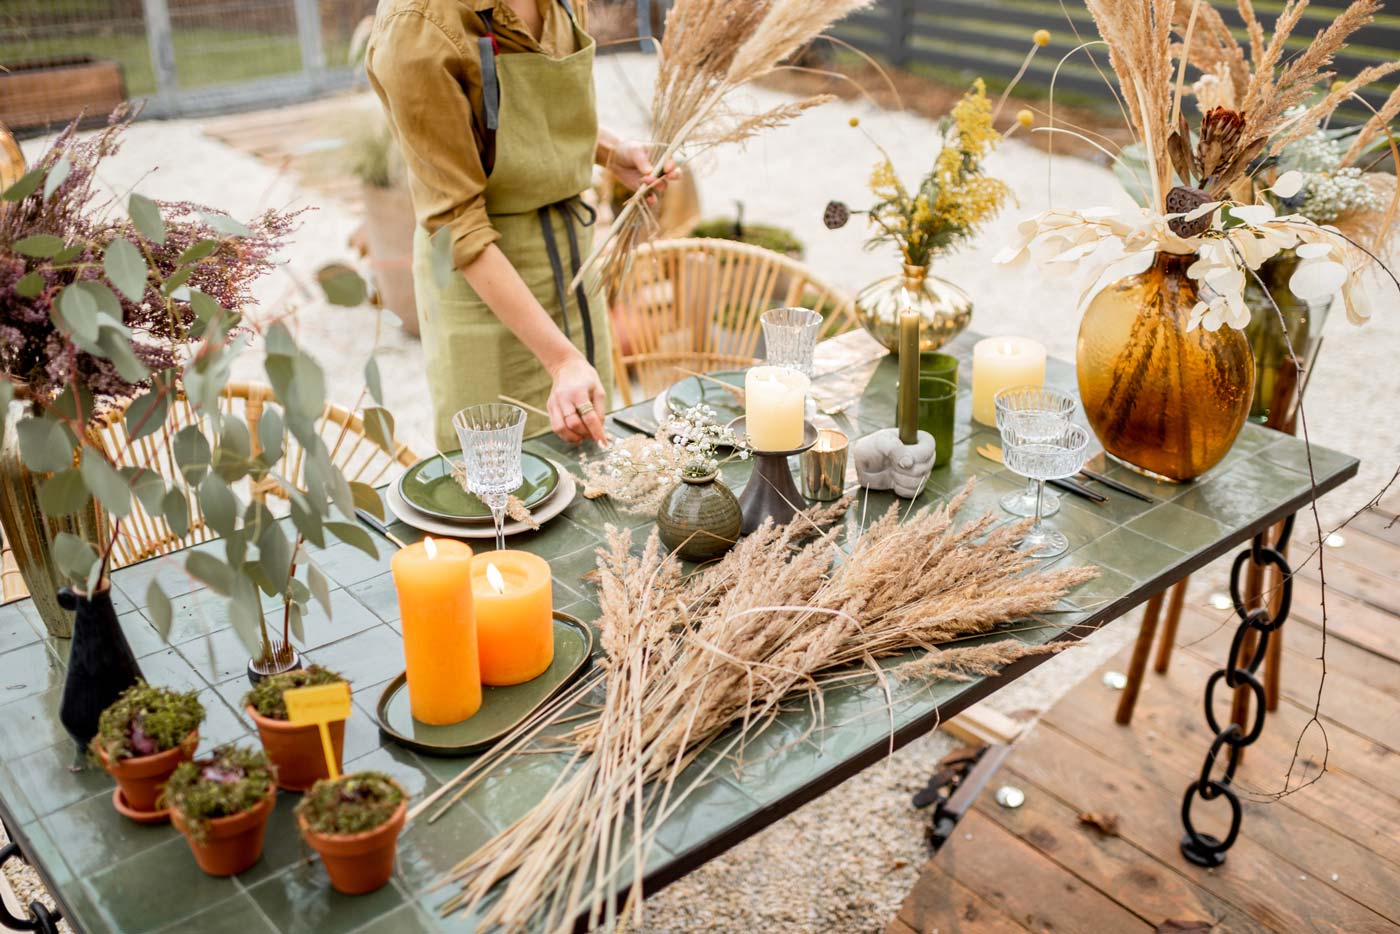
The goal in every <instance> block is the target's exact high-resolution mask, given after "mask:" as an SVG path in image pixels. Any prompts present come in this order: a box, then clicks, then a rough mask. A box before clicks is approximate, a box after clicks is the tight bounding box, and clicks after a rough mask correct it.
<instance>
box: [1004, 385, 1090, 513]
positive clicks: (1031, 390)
mask: <svg viewBox="0 0 1400 934" xmlns="http://www.w3.org/2000/svg"><path fill="white" fill-rule="evenodd" d="M993 402H994V404H995V405H996V412H997V428H998V429H1000V428H1001V427H1002V426H1003V425H1004V424H1008V423H1011V422H1014V423H1015V425H1016V427H1017V428H1018V429H1019V430H1020V431H1021V432H1022V434H1023V435H1025V436H1031V435H1034V434H1042V435H1045V436H1047V437H1048V436H1050V435H1053V434H1055V433H1056V432H1058V431H1059V430H1060V429H1062V428H1063V427H1064V426H1065V425H1068V424H1069V417H1070V416H1071V415H1073V414H1074V407H1075V405H1076V402H1075V398H1074V396H1072V395H1070V394H1069V393H1068V392H1065V391H1064V390H1062V389H1052V388H1049V387H1046V386H1014V387H1012V388H1010V389H1003V390H1002V391H1001V392H999V393H997V394H996V398H995V399H994V400H993ZM1036 498H1037V496H1036V484H1035V481H1033V480H1031V481H1027V483H1026V488H1025V489H1024V490H1022V491H1021V492H1019V493H1007V494H1006V495H1005V496H1003V497H1002V498H1001V508H1002V509H1005V510H1006V511H1007V512H1009V513H1011V514H1012V515H1013V516H1033V515H1035V511H1036ZM1041 500H1042V501H1041V505H1040V508H1041V515H1042V516H1053V515H1054V514H1055V513H1057V512H1059V511H1060V497H1059V496H1058V495H1057V494H1056V493H1055V491H1054V490H1045V491H1044V493H1043V496H1042V497H1041Z"/></svg>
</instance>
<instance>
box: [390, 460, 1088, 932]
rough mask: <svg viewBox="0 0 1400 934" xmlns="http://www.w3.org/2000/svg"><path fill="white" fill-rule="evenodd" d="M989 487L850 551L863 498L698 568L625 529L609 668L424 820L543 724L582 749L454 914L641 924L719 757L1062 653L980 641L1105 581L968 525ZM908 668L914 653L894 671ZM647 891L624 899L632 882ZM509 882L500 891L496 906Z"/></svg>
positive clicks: (603, 577) (610, 607)
mask: <svg viewBox="0 0 1400 934" xmlns="http://www.w3.org/2000/svg"><path fill="white" fill-rule="evenodd" d="M970 489H971V485H969V488H968V489H967V490H964V491H963V493H962V494H960V495H959V496H957V497H955V498H953V500H952V501H951V502H949V503H948V504H946V505H942V506H937V507H926V508H924V509H922V510H920V511H919V512H917V513H914V514H913V515H910V516H907V517H903V518H902V517H901V516H900V515H899V514H898V511H897V508H892V509H891V510H890V511H889V512H888V513H887V514H886V515H884V516H883V517H882V518H880V519H878V520H877V521H875V522H873V523H872V524H871V525H870V526H869V528H867V529H865V530H864V532H863V533H861V534H860V535H859V536H858V537H857V538H855V539H854V540H853V541H851V542H849V545H848V547H849V553H848V554H844V553H842V552H841V550H840V548H839V546H838V540H839V536H840V535H841V534H842V532H841V531H840V529H839V528H838V529H832V530H829V531H824V532H823V531H820V529H821V528H822V527H825V526H826V525H828V524H830V523H832V522H835V521H836V520H837V519H838V518H840V517H841V515H842V513H843V511H844V509H845V508H846V506H847V503H840V504H835V505H833V506H831V507H820V508H816V509H813V510H811V511H809V512H808V513H806V514H804V515H802V516H799V517H798V519H796V520H795V521H794V522H793V523H791V524H789V525H787V526H781V527H774V526H772V525H765V526H763V527H761V528H760V529H759V530H758V531H756V532H755V533H754V534H752V535H750V536H748V537H746V538H745V539H743V540H742V541H741V542H740V543H739V544H738V545H737V546H736V547H735V548H734V550H733V551H731V552H730V553H729V554H727V555H726V556H725V557H724V558H723V559H721V560H720V561H718V562H717V563H715V564H713V565H710V566H707V567H706V568H705V569H703V570H700V571H697V572H695V573H693V574H690V575H688V576H687V575H685V574H683V573H682V570H681V566H680V564H679V562H678V561H676V560H675V559H674V558H672V557H670V556H668V555H667V554H666V550H665V549H664V548H663V547H661V545H660V542H659V540H658V538H657V536H656V535H655V534H653V535H652V536H651V538H650V539H649V540H648V542H647V543H646V545H645V547H644V548H643V549H642V550H641V551H640V553H638V552H636V551H635V550H634V549H633V543H632V540H631V536H630V533H628V532H626V531H622V532H617V531H615V532H613V533H611V536H610V539H609V542H608V547H607V549H606V550H602V549H600V551H599V576H600V581H599V598H600V600H599V602H600V607H601V609H602V615H601V616H600V617H599V619H598V621H597V626H598V629H599V631H600V633H601V645H602V647H603V649H604V651H605V653H606V657H605V658H604V659H603V660H602V661H601V663H600V671H599V672H598V673H597V674H596V675H595V676H593V677H592V678H590V679H588V680H587V681H586V682H585V683H584V684H583V685H582V686H581V687H579V688H578V689H577V690H576V691H574V692H573V693H571V694H570V695H567V696H566V698H565V700H564V701H562V702H561V703H560V704H559V705H557V707H556V709H555V710H554V711H553V712H551V713H548V714H546V715H545V718H544V722H542V723H540V724H539V725H538V726H537V727H534V728H533V729H532V730H531V731H530V732H529V733H524V734H520V735H519V736H517V737H513V738H511V739H508V740H507V741H506V742H505V743H503V744H502V745H500V746H498V747H497V748H495V749H493V750H492V751H490V752H488V753H487V754H486V755H484V756H483V757H482V759H481V760H479V761H478V762H477V763H474V764H473V765H472V766H471V767H470V768H469V769H468V770H467V771H466V772H464V773H462V775H460V776H458V777H457V779H455V780H453V781H452V782H449V783H448V784H447V785H446V786H444V787H443V788H442V789H441V790H440V791H439V792H437V793H435V794H434V796H433V797H432V798H431V799H429V800H427V801H425V802H423V803H422V804H421V805H419V807H418V808H417V809H416V812H421V811H423V810H425V809H431V808H434V807H436V810H435V811H434V813H433V815H432V817H431V818H430V819H436V817H437V816H439V815H440V814H442V813H443V812H444V811H445V810H446V809H447V808H448V807H450V806H451V804H452V803H453V802H454V801H456V800H457V799H458V798H460V797H461V795H462V794H464V793H465V792H466V791H467V790H469V789H470V788H471V787H472V785H473V784H475V782H477V781H479V780H481V778H482V777H484V776H485V775H487V774H489V773H490V771H491V769H493V768H494V767H496V766H497V765H499V764H500V763H501V762H504V761H507V760H509V758H510V757H511V756H512V755H513V754H514V753H516V752H518V751H519V750H520V749H521V748H523V746H525V745H526V744H528V743H529V742H530V741H531V740H532V737H533V736H534V735H535V734H536V733H537V732H538V731H541V730H545V731H550V730H557V731H560V732H563V733H564V734H565V735H564V736H563V737H562V739H563V740H564V741H565V742H567V743H568V744H570V745H571V746H572V748H573V752H572V755H571V757H570V760H569V762H568V764H567V765H566V766H565V768H564V770H563V772H562V774H561V776H560V777H559V779H558V780H557V781H556V783H555V784H554V786H553V787H552V789H551V791H550V793H549V794H548V795H547V796H546V797H545V798H544V799H543V800H542V801H541V802H539V803H538V804H537V805H536V806H535V807H534V808H532V809H531V810H530V811H529V812H527V813H526V814H525V815H524V816H522V817H521V818H520V819H519V820H518V821H516V822H515V823H514V824H513V825H512V826H511V827H510V828H508V829H507V830H506V831H504V832H503V833H501V834H500V835H498V836H497V837H496V838H495V839H493V840H492V841H491V842H489V843H487V844H486V845H485V846H484V847H482V848H481V849H479V850H477V851H476V852H475V853H473V854H471V855H469V856H467V857H466V858H465V859H464V860H463V861H462V862H461V863H460V864H459V865H458V866H457V867H455V869H454V870H453V871H452V873H451V874H450V877H449V878H450V880H452V881H456V882H458V883H459V884H460V885H461V887H462V888H461V891H460V892H459V893H457V894H456V895H455V896H453V897H452V899H451V900H450V901H448V902H447V904H446V905H445V906H444V909H443V910H444V911H445V912H451V911H454V910H459V909H460V910H464V911H473V910H480V911H482V916H481V919H480V923H481V926H482V928H483V929H485V930H492V929H497V928H505V929H511V930H517V929H521V930H524V929H528V930H537V931H561V930H569V929H571V927H572V925H573V922H574V919H575V918H576V917H579V916H586V917H587V919H588V922H589V924H590V926H593V927H597V926H602V927H606V928H607V929H609V930H612V929H615V926H617V925H621V926H626V924H627V922H628V921H630V922H632V923H634V924H636V925H637V926H638V927H640V926H641V922H642V909H643V904H642V898H643V895H644V893H643V890H642V881H643V876H644V867H645V866H646V864H647V857H648V852H649V850H650V847H651V845H652V842H653V840H654V838H655V835H656V832H657V829H658V828H659V826H660V824H661V822H662V821H663V820H664V819H665V817H666V816H667V815H668V814H669V813H671V812H672V811H673V810H674V809H675V807H676V806H678V805H679V804H680V802H681V801H683V800H684V799H685V798H686V796H687V795H689V794H690V793H691V792H692V791H693V790H694V789H695V788H696V787H698V786H699V784H700V783H701V782H702V781H703V779H704V777H705V774H707V773H708V769H707V770H703V771H704V773H705V774H701V775H699V776H696V775H693V774H690V775H686V776H685V777H684V778H682V777H681V774H680V773H681V771H682V769H684V768H685V766H687V765H689V764H690V763H692V762H693V761H695V758H696V756H697V755H698V754H699V753H700V752H701V751H702V750H704V749H705V748H706V747H709V746H715V747H716V748H720V747H723V751H724V752H728V751H732V750H734V749H736V748H739V747H741V746H742V744H743V743H744V742H745V741H746V740H751V739H752V738H754V737H755V736H757V735H759V734H760V733H761V732H762V731H763V730H764V729H765V728H767V727H768V726H769V725H770V724H771V723H772V722H773V721H774V719H775V718H776V717H777V716H778V715H779V713H780V712H781V710H783V709H793V708H801V707H804V706H805V707H807V708H809V709H810V710H811V712H812V715H813V717H812V719H813V721H814V725H813V729H815V728H816V726H818V725H820V722H821V720H822V693H821V689H822V687H823V686H826V685H831V684H835V683H850V682H852V681H862V680H864V681H874V682H878V683H881V684H883V685H885V688H886V691H887V696H889V692H890V691H891V688H890V684H891V682H890V680H889V679H892V678H893V679H918V680H930V679H936V678H960V679H968V678H971V677H975V676H980V675H986V674H991V673H994V672H996V671H998V670H999V669H1000V668H1001V667H1002V666H1003V665H1005V664H1007V663H1008V662H1010V661H1013V660H1015V659H1017V658H1020V657H1022V656H1025V655H1027V654H1030V653H1036V652H1044V651H1047V647H1043V646H1032V645H1029V644H1027V643H1024V642H1021V641H1019V640H1017V639H1015V638H1003V639H1001V640H999V641H987V640H986V639H985V638H979V637H985V636H986V635H987V634H990V633H992V632H994V631H995V630H996V628H997V626H998V624H1000V623H1004V622H1007V621H1009V620H1015V619H1024V618H1027V617H1034V616H1035V615H1037V614H1041V613H1045V612H1047V611H1049V610H1050V609H1051V608H1052V607H1054V606H1055V604H1056V603H1057V602H1058V601H1059V600H1060V599H1061V598H1062V597H1064V596H1065V594H1066V593H1067V592H1068V591H1069V590H1070V589H1071V588H1073V587H1075V586H1077V585H1078V584H1080V583H1083V582H1084V581H1086V580H1088V579H1090V578H1091V577H1093V576H1094V575H1095V574H1096V573H1097V572H1096V570H1095V569H1093V568H1069V569H1061V570H1049V571H1047V570H1044V569H1042V568H1040V567H1038V566H1037V563H1036V562H1035V561H1034V560H1032V559H1029V558H1027V557H1026V556H1025V555H1022V554H1021V553H1019V552H1018V551H1016V549H1015V543H1016V541H1017V540H1018V539H1019V538H1020V537H1021V536H1022V535H1023V534H1024V532H1025V524H1024V523H1018V524H1015V525H1003V526H998V525H997V520H996V519H995V518H994V517H992V516H990V515H989V516H984V517H983V518H981V519H977V520H974V521H971V522H968V523H966V524H963V525H961V526H959V525H957V524H956V523H955V522H954V514H955V513H956V512H957V510H958V509H959V508H960V507H961V506H962V505H963V503H964V501H965V500H966V497H967V495H968V493H969V492H970ZM964 639H976V640H977V641H976V643H975V644H972V645H967V646H960V645H958V643H959V641H961V640H964ZM892 656H907V658H906V660H904V661H902V662H900V663H898V664H896V665H894V666H893V667H889V668H881V667H879V666H878V665H876V663H875V660H877V659H882V658H888V657H892ZM585 693H588V694H590V696H597V695H598V694H601V695H602V697H603V703H602V705H601V709H600V710H599V711H598V713H597V715H596V717H592V718H590V719H588V720H586V721H585V722H583V723H581V724H578V725H576V726H575V725H573V724H574V723H575V722H576V721H577V720H578V717H579V715H578V714H577V713H575V712H574V711H575V710H576V709H577V708H571V707H570V703H571V702H572V701H573V700H577V699H579V698H580V697H582V696H584V694H585ZM731 727H733V728H734V729H733V730H731V729H730V728H731ZM727 731H728V732H727ZM468 779H470V781H469V780H468ZM459 785H460V786H461V787H460V788H458V786H459ZM454 788H455V789H457V790H456V797H453V798H451V799H449V800H448V801H447V802H446V803H445V804H442V805H438V804H437V799H438V798H440V797H441V796H442V795H443V794H444V793H446V792H448V791H451V790H453V789H454ZM629 883H630V885H631V889H630V895H629V901H628V905H627V906H626V907H625V908H622V907H619V906H618V905H616V904H615V903H614V899H613V898H612V894H613V887H614V886H616V885H624V884H629ZM493 887H498V888H497V889H496V890H497V891H498V893H499V898H497V899H495V900H494V901H493V902H491V903H490V904H489V905H486V904H485V903H484V901H483V900H484V899H485V898H486V897H487V895H488V893H490V892H491V891H492V890H493ZM626 914H630V916H631V917H630V918H626V919H625V920H624V918H623V916H624V915H626Z"/></svg>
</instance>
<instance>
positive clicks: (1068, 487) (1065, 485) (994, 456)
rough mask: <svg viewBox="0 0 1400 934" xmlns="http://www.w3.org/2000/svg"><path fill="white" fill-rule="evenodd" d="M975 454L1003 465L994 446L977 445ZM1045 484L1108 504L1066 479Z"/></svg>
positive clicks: (1092, 492) (1105, 497) (1101, 497)
mask: <svg viewBox="0 0 1400 934" xmlns="http://www.w3.org/2000/svg"><path fill="white" fill-rule="evenodd" d="M977 453H978V454H981V455H982V456H983V457H985V458H986V459H987V460H989V461H995V462H996V463H998V464H1001V463H1004V462H1003V461H1002V458H1001V448H999V447H997V446H996V445H995V444H979V445H978V446H977ZM1045 482H1046V483H1048V484H1049V485H1050V486H1053V487H1055V488H1056V489H1058V490H1064V491H1065V492H1066V493H1073V494H1074V495H1075V496H1082V497H1084V498H1085V499H1087V500H1091V501H1093V502H1095V503H1106V502H1108V497H1107V496H1104V495H1103V494H1102V493H1100V492H1099V491H1097V490H1091V489H1089V488H1088V487H1087V486H1085V485H1084V484H1082V483H1077V482H1075V481H1074V480H1070V479H1068V478H1065V479H1062V480H1046V481H1045Z"/></svg>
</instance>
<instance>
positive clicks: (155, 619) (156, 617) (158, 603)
mask: <svg viewBox="0 0 1400 934" xmlns="http://www.w3.org/2000/svg"><path fill="white" fill-rule="evenodd" d="M146 615H148V616H149V617H150V618H151V625H152V626H154V627H155V630H156V632H158V633H160V639H161V641H162V642H169V641H170V625H171V623H172V622H174V619H175V612H174V610H173V609H172V607H171V606H170V598H169V597H167V596H166V595H165V591H164V590H161V589H160V584H158V583H156V582H155V580H154V579H152V580H151V582H150V583H149V584H147V585H146Z"/></svg>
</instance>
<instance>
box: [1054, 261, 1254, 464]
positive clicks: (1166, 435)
mask: <svg viewBox="0 0 1400 934" xmlns="http://www.w3.org/2000/svg"><path fill="white" fill-rule="evenodd" d="M1194 259H1195V257H1193V256H1178V255H1175V254H1169V253H1159V254H1157V259H1156V262H1155V263H1154V264H1153V265H1152V268H1150V269H1148V270H1147V271H1146V272H1142V273H1139V274H1138V275H1135V276H1129V277H1127V278H1125V279H1120V280H1119V281H1118V282H1115V283H1114V284H1112V285H1110V286H1108V287H1107V288H1105V289H1104V290H1103V291H1102V292H1100V293H1099V294H1098V295H1097V296H1095V297H1094V300H1093V302H1091V303H1090V305H1089V309H1088V310H1087V311H1086V312H1085V313H1084V320H1083V321H1082V322H1081V323H1080V325H1079V347H1078V352H1077V362H1078V366H1079V395H1080V398H1081V400H1082V402H1083V404H1084V414H1085V416H1086V417H1087V418H1088V419H1089V425H1090V426H1091V427H1092V428H1093V429H1094V434H1096V435H1098V438H1099V441H1100V442H1101V443H1102V444H1103V446H1104V450H1106V451H1107V452H1108V453H1109V454H1110V455H1112V456H1113V457H1114V458H1116V459H1117V460H1119V461H1121V462H1123V463H1124V464H1126V465H1128V466H1129V467H1131V468H1133V469H1134V470H1137V471H1140V472H1141V473H1144V474H1147V475H1149V476H1153V477H1157V478H1159V479H1165V480H1173V481H1178V482H1179V481H1185V480H1191V479H1194V478H1195V477H1199V476H1200V475H1201V474H1203V473H1205V472H1206V471H1207V470H1209V469H1210V468H1211V467H1214V466H1215V465H1216V464H1218V463H1219V462H1220V459H1221V458H1223V457H1224V456H1225V454H1226V453H1227V452H1228V451H1229V450H1230V446H1231V445H1232V444H1234V443H1235V438H1236V436H1238V435H1239V433H1240V429H1241V428H1242V427H1243V426H1244V422H1245V419H1246V418H1247V417H1248V416H1249V403H1250V400H1251V399H1252V398H1253V395H1254V356H1253V354H1252V353H1251V352H1250V349H1249V341H1248V339H1247V338H1246V337H1245V335H1244V333H1243V332H1242V331H1239V330H1237V329H1235V328H1232V327H1222V328H1221V329H1220V330H1218V331H1207V330H1206V329H1205V328H1203V327H1198V328H1196V329H1195V330H1193V331H1189V332H1188V331H1187V330H1186V324H1187V321H1188V320H1189V319H1190V315H1191V309H1192V308H1193V307H1194V306H1195V305H1196V301H1197V289H1196V283H1195V282H1194V281H1193V280H1191V279H1189V278H1187V276H1186V267H1187V266H1188V265H1190V264H1191V262H1192V261H1194Z"/></svg>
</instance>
